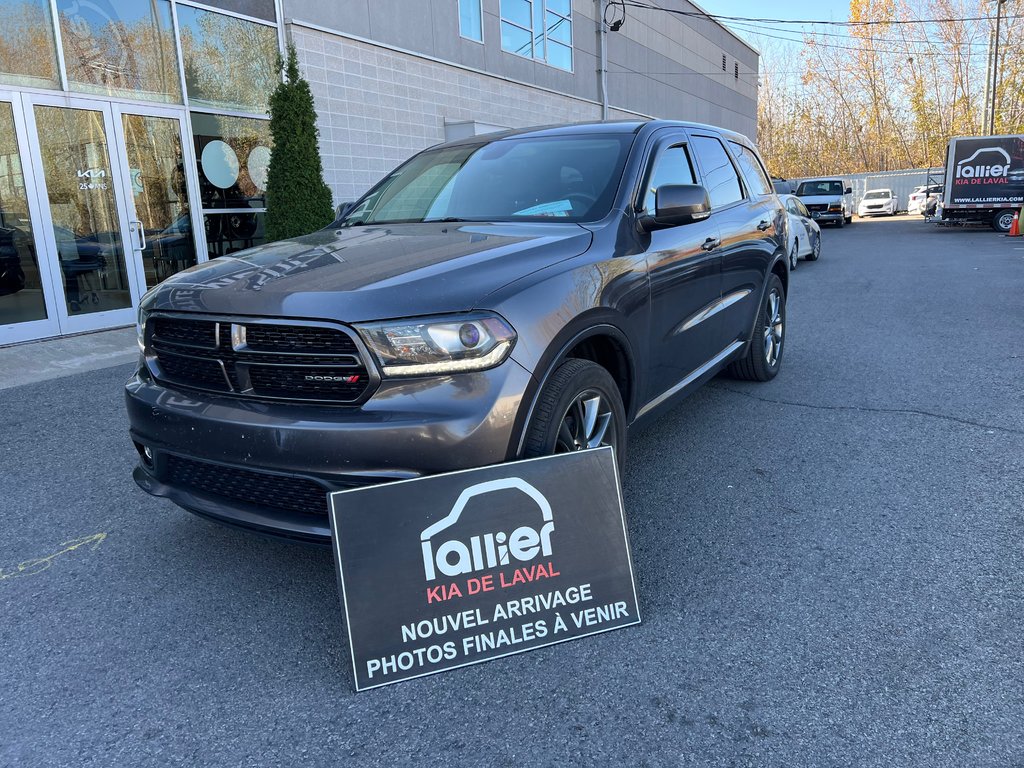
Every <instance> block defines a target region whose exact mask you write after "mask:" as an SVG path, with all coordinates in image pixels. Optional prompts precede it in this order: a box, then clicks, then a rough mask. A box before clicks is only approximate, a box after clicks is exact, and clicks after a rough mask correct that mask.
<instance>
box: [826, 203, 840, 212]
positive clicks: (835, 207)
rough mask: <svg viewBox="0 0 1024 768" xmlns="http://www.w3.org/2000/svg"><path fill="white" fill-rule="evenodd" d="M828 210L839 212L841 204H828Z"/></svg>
mask: <svg viewBox="0 0 1024 768" xmlns="http://www.w3.org/2000/svg"><path fill="white" fill-rule="evenodd" d="M828 209H829V210H830V211H841V210H843V204H842V203H829V204H828Z"/></svg>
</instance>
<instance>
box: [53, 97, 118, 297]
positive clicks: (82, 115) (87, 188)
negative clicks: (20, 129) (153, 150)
mask: <svg viewBox="0 0 1024 768" xmlns="http://www.w3.org/2000/svg"><path fill="white" fill-rule="evenodd" d="M35 119H36V120H35V121H36V126H37V131H38V140H39V153H40V157H41V160H42V166H43V176H44V178H45V182H46V192H47V199H48V203H49V207H50V216H51V218H52V221H53V237H54V241H55V243H56V250H57V253H56V256H57V260H58V262H59V265H60V271H61V275H62V283H63V289H64V291H63V292H64V301H65V303H66V306H67V314H68V316H75V315H84V314H89V313H93V312H106V311H110V310H116V309H126V308H129V307H131V305H132V296H131V289H130V283H129V277H128V270H127V268H126V265H125V257H124V247H123V242H122V238H121V227H120V222H119V218H118V211H117V202H116V199H115V197H114V185H115V181H114V173H113V171H112V168H111V164H110V153H109V149H108V146H107V134H106V129H105V127H104V121H103V112H101V111H99V110H92V109H76V108H69V107H56V106H46V105H36V107H35Z"/></svg>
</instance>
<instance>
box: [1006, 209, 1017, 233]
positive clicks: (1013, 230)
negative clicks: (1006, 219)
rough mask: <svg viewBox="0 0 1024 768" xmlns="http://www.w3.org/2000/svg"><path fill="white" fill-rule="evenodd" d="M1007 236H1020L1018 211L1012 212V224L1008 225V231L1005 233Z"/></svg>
mask: <svg viewBox="0 0 1024 768" xmlns="http://www.w3.org/2000/svg"><path fill="white" fill-rule="evenodd" d="M1006 236H1007V237H1020V211H1015V212H1014V214H1013V224H1011V225H1010V231H1009V232H1007V233H1006Z"/></svg>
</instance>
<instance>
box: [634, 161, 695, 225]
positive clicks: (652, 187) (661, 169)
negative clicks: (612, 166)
mask: <svg viewBox="0 0 1024 768" xmlns="http://www.w3.org/2000/svg"><path fill="white" fill-rule="evenodd" d="M696 183H697V180H696V178H695V176H694V174H693V164H692V163H691V162H690V155H689V153H688V152H687V151H686V145H685V144H676V145H674V146H671V147H666V148H665V149H662V150H661V151H659V152H658V155H657V157H655V158H654V167H653V168H652V169H651V175H650V177H649V178H648V181H647V187H646V188H645V189H644V197H643V211H644V213H647V214H650V215H652V216H653V215H654V203H655V193H656V192H657V191H658V187H661V186H663V185H665V184H696Z"/></svg>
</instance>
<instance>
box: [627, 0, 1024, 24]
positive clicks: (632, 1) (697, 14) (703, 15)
mask: <svg viewBox="0 0 1024 768" xmlns="http://www.w3.org/2000/svg"><path fill="white" fill-rule="evenodd" d="M621 1H622V4H623V5H628V6H630V7H632V8H644V9H646V10H649V11H664V12H665V13H671V14H674V15H676V16H688V17H691V18H697V19H709V20H712V21H746V22H754V23H759V24H821V25H825V26H830V27H874V26H889V25H897V24H899V25H904V24H952V23H963V22H968V21H991V20H992V18H991V17H990V16H964V17H962V18H950V19H887V20H885V21H825V20H823V19H759V18H753V17H750V16H723V15H721V14H717V13H707V12H705V11H680V10H676V9H675V8H662V7H661V6H658V5H648V4H647V3H638V2H636V0H621ZM1004 18H1006V19H1022V18H1024V15H1021V14H1017V15H1014V16H1006V17H1004Z"/></svg>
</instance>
